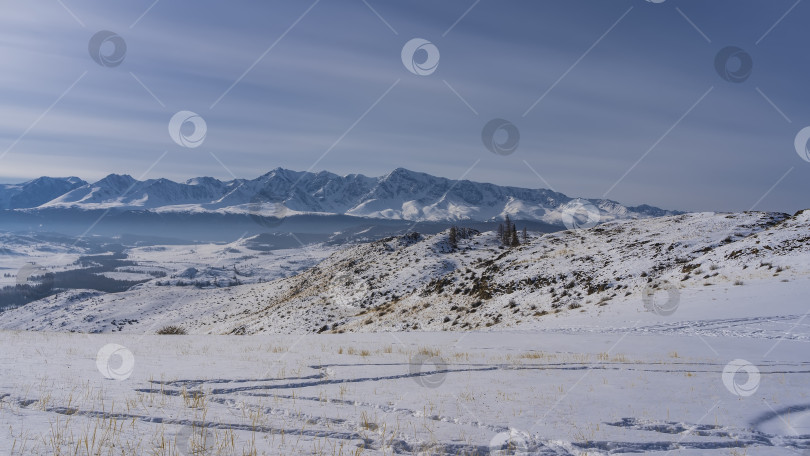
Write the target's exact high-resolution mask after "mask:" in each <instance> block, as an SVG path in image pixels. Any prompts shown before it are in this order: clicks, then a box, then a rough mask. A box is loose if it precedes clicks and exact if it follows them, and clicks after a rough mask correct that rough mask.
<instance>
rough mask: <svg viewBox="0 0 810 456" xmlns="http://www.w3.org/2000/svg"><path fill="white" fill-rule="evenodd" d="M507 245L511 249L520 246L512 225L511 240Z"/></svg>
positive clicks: (515, 229)
mask: <svg viewBox="0 0 810 456" xmlns="http://www.w3.org/2000/svg"><path fill="white" fill-rule="evenodd" d="M509 245H510V246H511V247H517V246H519V245H520V241H518V234H517V228H516V227H515V226H514V225H512V240H511V241H510V242H509Z"/></svg>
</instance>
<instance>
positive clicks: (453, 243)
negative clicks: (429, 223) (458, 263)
mask: <svg viewBox="0 0 810 456" xmlns="http://www.w3.org/2000/svg"><path fill="white" fill-rule="evenodd" d="M449 238H450V239H449V242H450V247H451V248H452V249H453V250H455V249H457V248H458V230H456V227H455V226H451V227H450V235H449Z"/></svg>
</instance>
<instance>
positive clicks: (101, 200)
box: [0, 168, 676, 225]
mask: <svg viewBox="0 0 810 456" xmlns="http://www.w3.org/2000/svg"><path fill="white" fill-rule="evenodd" d="M572 201H574V199H573V198H570V197H568V196H566V195H563V194H561V193H556V192H553V191H551V190H544V189H524V188H517V187H502V186H497V185H493V184H485V183H476V182H470V181H467V180H462V181H455V180H450V179H445V178H441V177H435V176H431V175H429V174H425V173H418V172H413V171H409V170H406V169H402V168H399V169H396V170H394V171H393V172H391V173H389V174H387V175H385V176H381V177H376V178H375V177H366V176H363V175H359V174H350V175H347V176H338V175H336V174H332V173H329V172H319V173H308V172H296V171H290V170H285V169H281V168H278V169H275V170H273V171H271V172H269V173H267V174H264V175H262V176H260V177H258V178H256V179H253V180H246V179H235V180H232V181H227V182H223V181H219V180H217V179H214V178H210V177H201V178H195V179H190V180H188V181H186V182H184V183H177V182H172V181H170V180H167V179H150V180H146V181H138V180H136V179H134V178H132V177H131V176H128V175H116V174H111V175H109V176H107V177H105V178H104V179H101V180H99V181H98V182H94V183H87V182H84V181H81V180H79V179H77V178H69V179H50V178H40V179H37V180H35V181H31V182H28V183H26V184H21V185H13V186H10V185H6V186H0V209H18V210H20V209H25V210H27V212H34V213H36V212H41V211H47V210H50V211H53V210H55V209H84V210H104V209H111V208H112V209H117V210H136V211H144V210H146V211H150V212H155V213H163V214H165V213H219V214H256V215H261V216H270V217H286V216H291V215H296V214H332V215H335V214H337V215H348V216H355V217H366V218H372V219H387V220H407V221H462V220H471V221H491V220H495V219H500V218H502V217H503V216H504V215H506V214H509V215H510V216H512V217H513V218H515V219H519V220H530V221H538V222H543V223H549V224H554V225H561V224H562V221H561V220H562V219H561V217H562V215H563V212H564V211H565V210H566V208H567V206H566V205H567V204H569V203H571V202H572ZM577 201H579V200H577ZM582 202H583V203H586V202H587V203H589V204H591V205H593V207H594V208H598V211H599V215H600V217H599V219H600V221H608V220H614V219H635V218H644V217H655V216H663V215H673V214H676V212H673V211H665V210H662V209H658V208H655V207H651V206H647V205H642V206H638V207H625V206H623V205H621V204H619V203H617V202H615V201H610V200H601V199H591V200H582ZM268 206H269V207H270V209H268ZM268 211H269V212H268Z"/></svg>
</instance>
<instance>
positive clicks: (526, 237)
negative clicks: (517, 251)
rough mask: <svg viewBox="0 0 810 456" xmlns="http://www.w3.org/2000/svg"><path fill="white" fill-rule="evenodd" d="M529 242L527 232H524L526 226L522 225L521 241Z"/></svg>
mask: <svg viewBox="0 0 810 456" xmlns="http://www.w3.org/2000/svg"><path fill="white" fill-rule="evenodd" d="M527 242H529V233H527V232H526V227H525V226H524V227H523V243H524V244H525V243H527Z"/></svg>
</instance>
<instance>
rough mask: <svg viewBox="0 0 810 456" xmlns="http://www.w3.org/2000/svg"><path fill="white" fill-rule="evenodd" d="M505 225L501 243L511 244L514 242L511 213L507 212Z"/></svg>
mask: <svg viewBox="0 0 810 456" xmlns="http://www.w3.org/2000/svg"><path fill="white" fill-rule="evenodd" d="M503 224H504V227H503V236H501V243H502V244H503V245H506V246H508V245H510V244H511V243H512V229H513V227H514V226H513V225H512V220H511V219H510V218H509V214H506V217H505V218H504V223H503Z"/></svg>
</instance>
